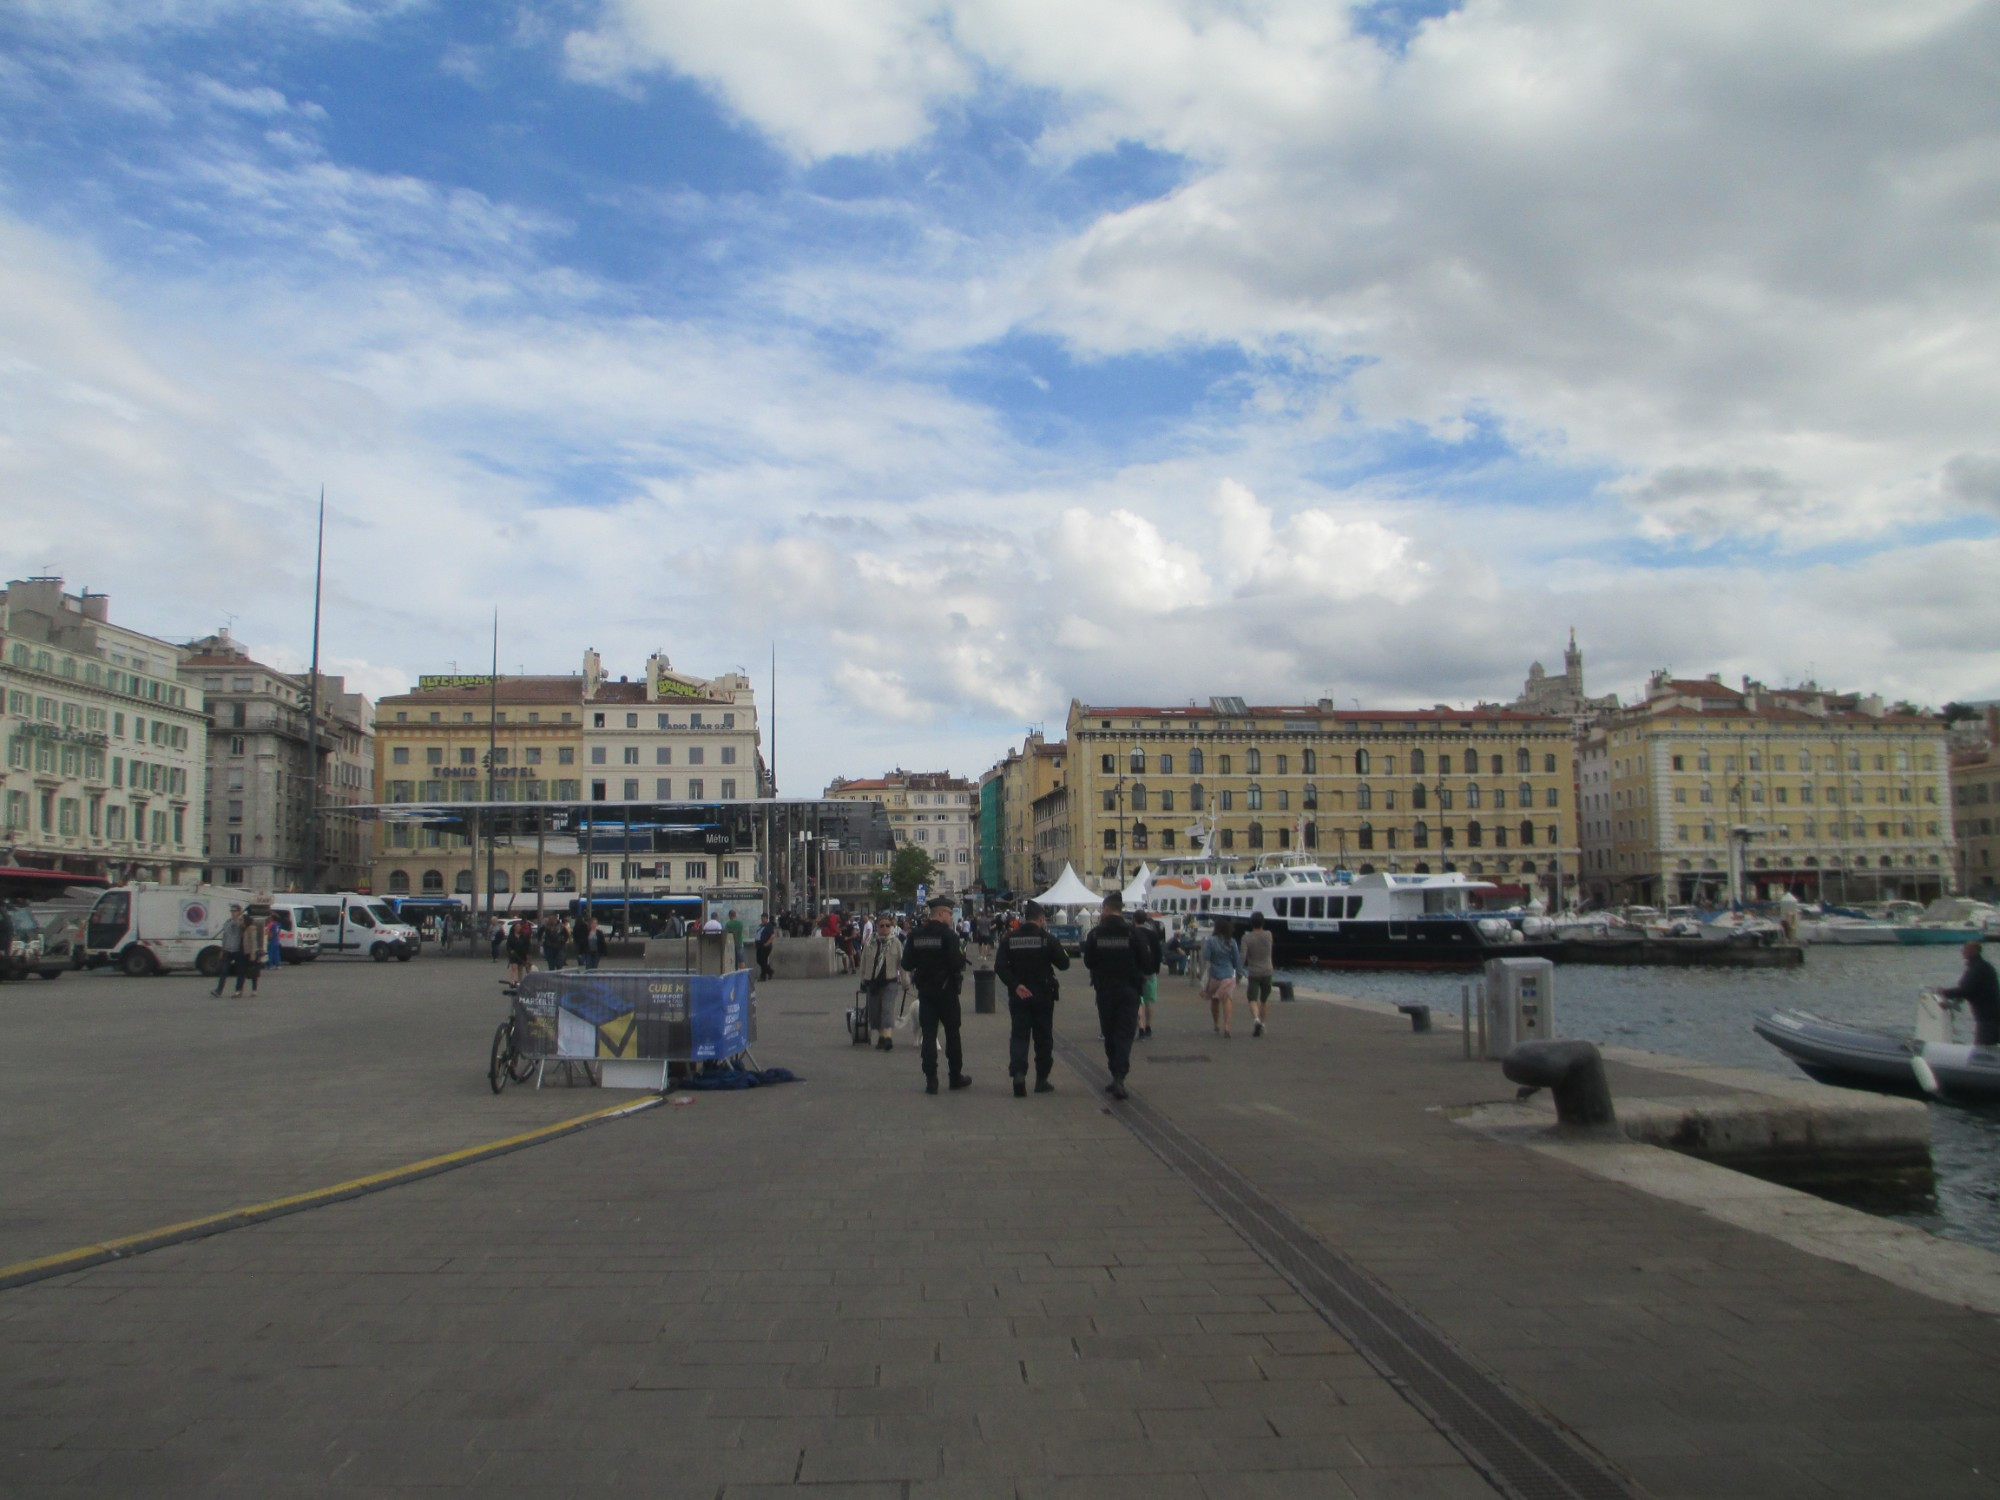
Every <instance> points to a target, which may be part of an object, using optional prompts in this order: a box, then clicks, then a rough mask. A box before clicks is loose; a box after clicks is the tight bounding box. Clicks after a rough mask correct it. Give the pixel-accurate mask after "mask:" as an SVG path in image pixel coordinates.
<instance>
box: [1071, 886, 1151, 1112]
mask: <svg viewBox="0 0 2000 1500" xmlns="http://www.w3.org/2000/svg"><path fill="white" fill-rule="evenodd" d="M1150 949H1151V945H1150V944H1149V943H1147V941H1146V940H1145V939H1144V938H1143V937H1141V936H1139V934H1137V933H1136V932H1134V931H1133V930H1132V924H1131V923H1130V922H1128V921H1126V920H1125V898H1124V897H1123V896H1121V895H1120V894H1119V893H1118V892H1117V891H1111V892H1109V893H1108V894H1106V896H1105V898H1104V904H1103V906H1102V907H1100V908H1099V909H1098V919H1097V925H1096V926H1095V927H1093V928H1091V929H1090V931H1089V933H1088V934H1087V935H1086V936H1085V937H1084V940H1083V966H1084V967H1085V968H1086V969H1088V970H1090V983H1091V986H1092V988H1094V989H1095V990H1096V991H1097V1024H1098V1028H1099V1030H1100V1031H1102V1032H1103V1034H1104V1062H1105V1066H1106V1067H1108V1068H1109V1069H1110V1070H1111V1082H1110V1083H1108V1084H1106V1085H1105V1087H1104V1091H1105V1092H1106V1093H1107V1094H1109V1095H1110V1096H1111V1097H1112V1098H1114V1099H1124V1098H1128V1097H1130V1096H1129V1095H1127V1093H1126V1092H1125V1075H1126V1074H1127V1073H1129V1072H1131V1071H1132V1042H1133V1039H1134V1038H1135V1037H1136V1036H1137V1035H1138V1033H1139V993H1140V991H1141V990H1143V989H1144V988H1145V984H1146V971H1145V967H1144V965H1145V958H1146V955H1147V953H1148V952H1150Z"/></svg>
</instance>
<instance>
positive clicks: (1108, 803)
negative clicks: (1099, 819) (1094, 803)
mask: <svg viewBox="0 0 2000 1500" xmlns="http://www.w3.org/2000/svg"><path fill="white" fill-rule="evenodd" d="M1104 810H1105V811H1106V812H1117V811H1118V793H1117V792H1115V791H1107V792H1106V793H1105V794H1104Z"/></svg>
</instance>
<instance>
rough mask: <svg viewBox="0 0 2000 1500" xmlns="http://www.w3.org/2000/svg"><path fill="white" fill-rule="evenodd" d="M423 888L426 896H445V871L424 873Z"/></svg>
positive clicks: (427, 871)
mask: <svg viewBox="0 0 2000 1500" xmlns="http://www.w3.org/2000/svg"><path fill="white" fill-rule="evenodd" d="M423 888H424V894H425V895H426V896H442V895H443V894H444V871H442V870H426V871H424V878H423Z"/></svg>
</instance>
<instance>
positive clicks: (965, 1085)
mask: <svg viewBox="0 0 2000 1500" xmlns="http://www.w3.org/2000/svg"><path fill="white" fill-rule="evenodd" d="M951 1086H952V1087H953V1088H955V1089H969V1088H971V1087H972V1080H971V1079H970V1078H968V1077H966V1075H965V1074H963V1073H954V1074H952V1075H951Z"/></svg>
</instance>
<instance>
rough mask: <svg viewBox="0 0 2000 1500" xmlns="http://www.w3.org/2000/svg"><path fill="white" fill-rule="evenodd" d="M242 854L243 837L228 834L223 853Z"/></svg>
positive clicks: (402, 831) (238, 834)
mask: <svg viewBox="0 0 2000 1500" xmlns="http://www.w3.org/2000/svg"><path fill="white" fill-rule="evenodd" d="M389 831H390V832H391V833H407V832H408V831H409V830H408V829H405V828H399V827H394V826H392V827H391V828H390V830H389ZM242 852H243V835H242V834H240V833H232V834H230V835H229V846H228V847H227V848H226V849H224V850H223V853H225V854H241V853H242Z"/></svg>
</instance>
